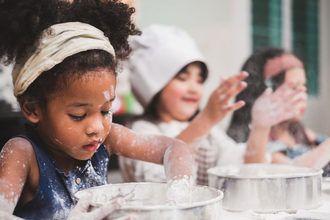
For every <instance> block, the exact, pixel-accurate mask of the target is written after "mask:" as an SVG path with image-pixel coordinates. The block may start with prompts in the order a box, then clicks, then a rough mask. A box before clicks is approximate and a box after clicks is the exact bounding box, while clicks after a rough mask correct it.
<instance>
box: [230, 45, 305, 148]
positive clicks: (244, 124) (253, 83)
mask: <svg viewBox="0 0 330 220" xmlns="http://www.w3.org/2000/svg"><path fill="white" fill-rule="evenodd" d="M285 53H286V51H284V50H283V49H282V48H274V47H268V48H263V49H261V50H258V51H256V52H254V53H253V54H252V55H251V56H250V57H249V58H248V59H247V60H246V62H245V63H244V64H243V67H242V70H244V71H247V72H248V73H249V76H248V77H247V78H246V79H245V81H246V82H247V84H248V87H247V88H246V89H245V90H244V91H243V92H241V93H240V94H238V95H237V96H236V101H238V100H243V101H245V103H246V104H245V106H244V107H243V108H241V109H239V110H237V111H235V112H234V113H233V116H232V118H231V122H230V124H229V127H228V129H227V134H228V135H229V136H230V137H232V138H233V139H234V140H235V141H237V142H246V141H247V140H248V137H249V134H250V128H249V124H250V122H251V111H252V106H253V104H254V102H255V100H256V99H257V98H258V97H259V96H260V95H261V94H262V93H263V92H264V91H265V89H266V88H267V85H266V83H265V81H264V66H265V64H266V62H267V61H268V60H269V59H273V58H275V57H278V56H281V55H283V54H285ZM284 79H285V71H283V72H281V73H279V74H277V75H276V76H274V77H272V78H270V84H271V85H268V86H272V89H273V90H275V89H277V88H278V87H279V86H280V85H281V84H282V83H283V82H284ZM288 130H289V132H290V133H291V134H292V135H293V136H294V137H295V139H296V141H297V142H298V143H303V144H307V145H309V144H310V141H309V140H308V138H307V136H306V134H305V131H304V128H303V125H302V124H301V123H300V122H290V124H288Z"/></svg>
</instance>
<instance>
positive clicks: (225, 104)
mask: <svg viewBox="0 0 330 220" xmlns="http://www.w3.org/2000/svg"><path fill="white" fill-rule="evenodd" d="M247 76H248V74H247V72H244V71H243V72H241V73H239V74H236V75H234V76H232V77H230V78H228V79H226V80H224V81H223V82H222V83H221V84H220V85H219V87H218V88H217V89H215V90H214V91H213V93H212V94H211V96H210V97H209V99H208V102H207V104H206V106H205V108H204V109H203V110H202V111H201V112H200V113H199V114H198V115H197V116H196V117H195V118H194V119H193V120H192V121H191V123H190V124H189V126H188V127H187V128H186V129H185V130H183V131H182V132H181V133H180V134H179V135H178V136H177V137H176V138H178V139H180V140H183V141H185V142H187V143H191V142H194V141H196V140H198V139H199V138H201V137H203V136H205V135H207V134H208V133H209V132H210V130H211V129H212V127H213V126H215V125H216V124H218V123H219V122H220V121H221V120H222V119H223V118H224V117H225V116H226V115H227V114H228V113H229V112H232V111H236V110H237V109H239V108H241V107H242V106H244V102H243V101H238V102H236V103H234V104H230V103H229V101H230V100H231V99H232V98H233V97H235V96H236V95H237V94H238V93H240V92H241V91H242V90H243V89H244V88H245V87H246V83H245V82H242V80H244V79H245V78H246V77H247Z"/></svg>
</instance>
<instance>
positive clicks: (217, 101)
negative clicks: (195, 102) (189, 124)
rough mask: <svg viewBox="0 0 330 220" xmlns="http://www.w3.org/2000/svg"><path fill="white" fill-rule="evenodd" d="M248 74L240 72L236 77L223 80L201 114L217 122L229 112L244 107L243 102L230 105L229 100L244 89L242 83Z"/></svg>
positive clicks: (244, 84) (244, 86) (244, 83)
mask: <svg viewBox="0 0 330 220" xmlns="http://www.w3.org/2000/svg"><path fill="white" fill-rule="evenodd" d="M247 76H248V73H247V72H245V71H242V72H240V73H238V74H236V75H233V76H231V77H229V78H228V79H225V80H223V81H222V82H221V83H220V85H219V86H218V88H216V89H215V90H214V91H213V92H212V94H211V96H210V97H209V100H208V102H207V104H206V107H205V108H204V109H203V114H205V115H207V117H208V118H209V120H210V121H213V122H214V123H217V122H219V121H220V120H221V119H223V118H224V117H225V116H226V115H227V114H228V113H229V112H231V111H236V110H237V109H239V108H241V107H243V106H244V104H245V103H244V101H238V102H236V103H233V104H230V100H231V99H232V98H233V97H235V96H236V95H237V94H238V93H240V92H241V91H242V90H243V89H245V88H246V86H247V84H246V82H243V81H242V80H244V79H245V78H246V77H247Z"/></svg>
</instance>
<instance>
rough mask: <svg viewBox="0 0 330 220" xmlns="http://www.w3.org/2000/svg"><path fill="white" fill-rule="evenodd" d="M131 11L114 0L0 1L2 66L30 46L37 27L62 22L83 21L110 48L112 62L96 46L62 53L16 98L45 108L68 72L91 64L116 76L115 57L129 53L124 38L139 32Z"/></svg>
mask: <svg viewBox="0 0 330 220" xmlns="http://www.w3.org/2000/svg"><path fill="white" fill-rule="evenodd" d="M134 12H135V9H134V8H131V7H129V6H128V5H126V4H124V3H121V2H119V1H118V0H74V1H72V2H69V1H68V0H0V29H1V35H0V59H1V60H2V61H4V63H6V64H9V63H12V62H15V61H17V62H20V61H24V59H25V57H26V56H28V55H29V54H30V53H31V52H33V51H34V50H36V48H37V46H38V42H39V38H40V36H41V33H42V31H43V30H45V29H46V28H48V27H50V26H51V25H54V24H58V23H64V22H83V23H88V24H90V25H93V26H94V27H96V28H98V29H100V30H102V31H103V32H104V34H105V36H106V37H108V38H109V40H110V42H111V44H112V46H113V47H114V49H115V52H116V58H117V59H116V60H114V59H113V56H112V55H111V54H109V53H107V52H105V51H102V50H89V51H84V52H80V53H77V54H75V55H73V56H70V57H67V58H66V59H64V61H63V62H61V63H60V64H57V65H56V66H55V67H53V68H52V69H50V70H48V71H46V72H44V73H42V74H41V75H40V76H39V77H38V78H37V79H36V80H35V81H34V82H33V83H32V84H31V85H30V86H29V87H28V88H27V90H26V91H25V92H24V93H23V94H22V95H20V97H18V100H19V101H20V99H21V97H24V98H25V97H29V100H31V101H33V102H37V103H39V104H40V106H42V107H45V106H46V103H47V98H48V97H49V95H50V94H52V93H53V92H55V91H57V90H58V89H60V88H62V87H63V86H66V85H68V81H69V80H70V79H72V78H70V77H72V76H78V77H79V75H82V74H84V73H85V72H87V71H89V70H92V69H97V68H109V69H111V70H113V72H114V74H116V67H117V63H118V62H117V61H118V60H120V59H126V58H127V57H128V55H129V52H130V47H129V44H128V37H129V36H130V35H136V34H140V31H139V30H138V29H136V27H135V25H134V23H133V22H132V20H131V16H132V14H133V13H134ZM66 73H71V74H66Z"/></svg>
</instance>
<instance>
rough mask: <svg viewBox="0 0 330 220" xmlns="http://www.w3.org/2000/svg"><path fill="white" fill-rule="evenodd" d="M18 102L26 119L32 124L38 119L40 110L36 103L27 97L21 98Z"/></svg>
mask: <svg viewBox="0 0 330 220" xmlns="http://www.w3.org/2000/svg"><path fill="white" fill-rule="evenodd" d="M19 103H20V107H21V110H22V113H23V114H24V116H25V118H26V119H28V120H29V121H30V122H32V123H34V124H36V123H38V122H39V121H40V119H41V116H42V115H41V113H42V111H41V108H40V106H39V105H38V103H36V102H31V101H30V100H28V99H21V100H20V102H19Z"/></svg>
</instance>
